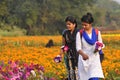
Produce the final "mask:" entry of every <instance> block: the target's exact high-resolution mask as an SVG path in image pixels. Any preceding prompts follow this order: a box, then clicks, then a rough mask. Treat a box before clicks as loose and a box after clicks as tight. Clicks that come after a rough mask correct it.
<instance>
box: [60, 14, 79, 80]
mask: <svg viewBox="0 0 120 80" xmlns="http://www.w3.org/2000/svg"><path fill="white" fill-rule="evenodd" d="M65 22H66V26H67V29H65V30H64V31H63V33H62V44H63V47H62V51H61V53H63V51H64V50H63V48H64V47H65V46H67V47H68V50H67V52H66V53H65V54H64V60H65V65H66V68H67V71H68V80H77V66H78V65H77V64H78V53H77V51H76V33H77V31H78V29H77V22H76V19H75V18H74V17H72V16H68V17H66V19H65Z"/></svg>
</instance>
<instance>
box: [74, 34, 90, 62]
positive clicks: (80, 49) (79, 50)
mask: <svg viewBox="0 0 120 80" xmlns="http://www.w3.org/2000/svg"><path fill="white" fill-rule="evenodd" d="M76 50H77V52H78V53H79V54H80V55H81V56H82V57H83V60H87V59H88V58H89V57H88V55H87V54H85V53H84V52H83V51H82V44H81V36H80V32H78V33H77V35H76Z"/></svg>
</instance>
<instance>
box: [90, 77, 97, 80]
mask: <svg viewBox="0 0 120 80" xmlns="http://www.w3.org/2000/svg"><path fill="white" fill-rule="evenodd" d="M89 80H99V78H97V77H95V78H90V79H89Z"/></svg>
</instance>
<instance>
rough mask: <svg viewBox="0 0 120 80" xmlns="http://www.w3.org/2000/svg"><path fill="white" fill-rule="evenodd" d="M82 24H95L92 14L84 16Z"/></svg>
mask: <svg viewBox="0 0 120 80" xmlns="http://www.w3.org/2000/svg"><path fill="white" fill-rule="evenodd" d="M81 22H85V23H88V24H91V23H93V22H94V19H93V16H92V14H91V13H87V14H86V15H83V16H82V18H81Z"/></svg>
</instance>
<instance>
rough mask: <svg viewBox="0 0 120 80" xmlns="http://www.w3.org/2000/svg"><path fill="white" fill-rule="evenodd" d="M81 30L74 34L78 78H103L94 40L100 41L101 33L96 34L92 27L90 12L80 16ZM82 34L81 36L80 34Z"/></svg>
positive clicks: (91, 79)
mask: <svg viewBox="0 0 120 80" xmlns="http://www.w3.org/2000/svg"><path fill="white" fill-rule="evenodd" d="M81 22H82V27H83V32H82V34H81V33H80V32H78V33H77V35H76V49H77V51H78V53H79V60H78V75H79V80H99V78H104V75H103V71H102V67H101V63H100V57H99V56H100V55H99V52H96V53H95V52H94V51H95V42H96V41H100V42H102V38H101V33H100V31H98V35H97V34H96V31H95V29H94V28H93V27H92V23H93V22H94V19H93V17H92V14H91V13H87V14H86V15H84V16H83V17H82V18H81ZM81 35H82V36H81Z"/></svg>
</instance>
